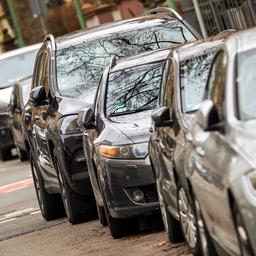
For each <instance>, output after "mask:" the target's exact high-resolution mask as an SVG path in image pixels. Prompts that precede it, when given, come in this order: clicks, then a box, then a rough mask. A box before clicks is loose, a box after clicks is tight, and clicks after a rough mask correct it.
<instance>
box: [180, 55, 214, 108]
mask: <svg viewBox="0 0 256 256" xmlns="http://www.w3.org/2000/svg"><path fill="white" fill-rule="evenodd" d="M215 55H216V52H215V53H208V54H205V55H202V56H198V57H195V58H191V59H189V60H186V61H184V62H182V63H181V71H180V72H181V73H180V77H181V83H180V85H181V99H182V110H183V112H184V113H189V112H193V111H196V110H197V109H198V107H199V105H200V103H201V102H202V100H203V95H204V91H205V87H206V84H207V80H208V77H209V73H210V70H211V66H212V62H213V58H214V56H215Z"/></svg>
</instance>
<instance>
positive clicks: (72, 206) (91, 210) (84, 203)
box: [55, 158, 97, 224]
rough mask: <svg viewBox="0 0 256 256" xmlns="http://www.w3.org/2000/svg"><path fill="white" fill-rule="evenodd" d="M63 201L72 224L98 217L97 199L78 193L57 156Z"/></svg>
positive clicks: (56, 161)
mask: <svg viewBox="0 0 256 256" xmlns="http://www.w3.org/2000/svg"><path fill="white" fill-rule="evenodd" d="M55 165H56V168H57V173H58V178H59V185H60V190H61V196H62V201H63V204H64V207H65V210H66V214H67V218H68V221H69V222H70V223H71V224H78V223H82V222H85V221H88V220H92V219H94V218H96V217H97V210H96V204H95V199H94V198H93V197H85V196H82V195H79V194H78V193H76V192H75V191H74V190H73V189H72V188H71V187H70V186H69V184H68V181H67V179H66V177H65V175H64V174H63V173H62V171H61V169H60V166H59V163H58V160H57V158H55Z"/></svg>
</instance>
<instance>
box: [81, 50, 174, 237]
mask: <svg viewBox="0 0 256 256" xmlns="http://www.w3.org/2000/svg"><path fill="white" fill-rule="evenodd" d="M170 51H171V50H170V49H167V50H157V51H153V52H150V53H143V54H141V55H136V56H133V57H130V58H123V59H121V60H119V61H117V60H116V59H115V58H113V59H112V61H111V64H110V66H109V67H107V68H106V71H105V72H104V75H103V77H102V78H101V82H100V85H99V88H98V91H97V95H96V98H95V102H94V105H93V107H92V108H88V109H87V110H86V111H84V112H81V113H80V114H79V122H81V123H82V124H83V126H84V127H85V129H86V131H85V132H84V152H85V155H86V161H87V165H88V172H89V176H90V178H91V184H92V187H93V191H94V195H95V198H96V203H97V208H98V212H99V219H100V222H101V223H102V224H103V225H104V226H105V225H107V224H108V225H109V228H110V232H111V234H112V236H113V237H114V238H119V237H122V236H125V235H128V234H131V233H133V232H135V231H137V230H138V229H139V222H138V220H139V219H138V217H140V216H143V215H145V214H152V213H155V212H156V211H158V210H159V202H158V197H157V192H156V187H155V177H154V175H153V171H152V168H151V164H150V161H149V157H148V140H149V128H150V123H151V112H152V110H153V109H154V108H155V106H156V103H157V97H158V93H159V88H160V85H161V83H162V77H163V73H164V68H165V64H166V61H167V58H168V55H169V54H170Z"/></svg>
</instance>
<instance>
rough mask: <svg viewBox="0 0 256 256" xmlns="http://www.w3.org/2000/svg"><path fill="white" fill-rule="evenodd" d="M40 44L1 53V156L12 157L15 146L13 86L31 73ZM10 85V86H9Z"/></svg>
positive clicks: (3, 158)
mask: <svg viewBox="0 0 256 256" xmlns="http://www.w3.org/2000/svg"><path fill="white" fill-rule="evenodd" d="M38 49H39V44H36V45H32V46H27V47H23V48H20V49H17V50H13V51H10V52H6V53H3V54H1V55H0V65H1V75H0V158H1V159H2V160H3V161H5V160H8V159H10V158H11V157H12V153H11V150H12V149H13V148H15V144H14V141H13V138H12V133H11V131H10V127H9V113H8V112H9V110H8V107H7V105H9V103H10V98H11V93H12V88H11V87H13V86H14V83H15V81H16V80H17V79H20V78H22V77H25V76H28V75H31V74H32V72H33V65H34V61H35V57H36V52H37V51H38ZM7 87H9V88H7ZM4 88H6V89H4Z"/></svg>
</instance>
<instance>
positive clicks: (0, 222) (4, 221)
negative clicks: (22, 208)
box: [0, 218, 17, 225]
mask: <svg viewBox="0 0 256 256" xmlns="http://www.w3.org/2000/svg"><path fill="white" fill-rule="evenodd" d="M16 219H17V218H11V219H8V220H3V221H0V225H1V224H3V223H6V222H10V221H13V220H16Z"/></svg>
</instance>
